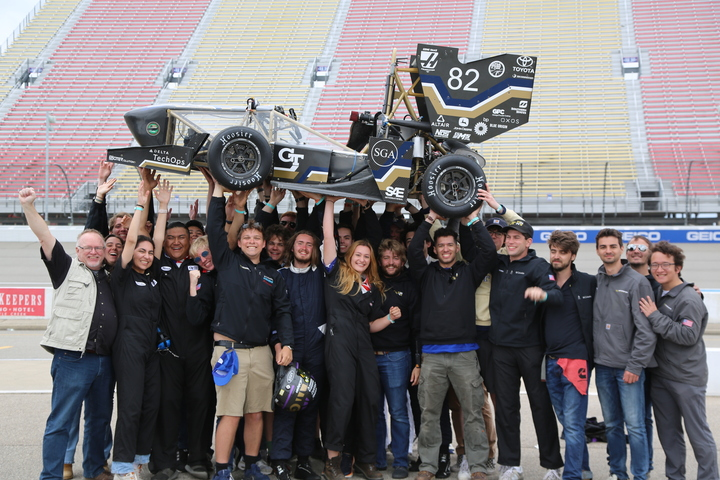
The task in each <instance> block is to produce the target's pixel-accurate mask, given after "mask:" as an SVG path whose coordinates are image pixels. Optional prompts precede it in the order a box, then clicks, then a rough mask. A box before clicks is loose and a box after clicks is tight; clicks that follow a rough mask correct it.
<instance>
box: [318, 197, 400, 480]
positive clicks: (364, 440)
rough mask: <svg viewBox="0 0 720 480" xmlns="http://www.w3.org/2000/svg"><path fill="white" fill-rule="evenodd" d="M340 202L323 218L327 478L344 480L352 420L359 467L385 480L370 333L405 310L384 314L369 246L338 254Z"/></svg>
mask: <svg viewBox="0 0 720 480" xmlns="http://www.w3.org/2000/svg"><path fill="white" fill-rule="evenodd" d="M337 200H338V198H333V197H328V198H326V200H325V202H326V206H325V212H324V214H323V263H324V265H325V269H326V271H327V280H326V283H325V306H326V309H327V319H328V320H327V325H326V330H325V364H326V365H327V374H328V382H329V384H330V393H329V399H330V401H329V402H328V412H327V419H328V421H327V423H328V424H327V431H326V435H325V437H326V438H325V439H324V440H325V442H324V443H325V448H327V453H328V459H327V461H326V463H325V471H324V472H323V474H324V475H325V478H326V479H327V480H343V479H344V478H345V475H344V474H343V473H342V471H341V468H340V462H341V455H340V452H342V451H343V447H344V444H345V438H346V434H347V432H348V426H349V424H350V418H351V416H353V417H354V423H355V426H356V427H357V428H356V430H355V432H354V435H355V445H354V446H355V451H354V452H353V453H354V455H355V459H356V463H355V468H356V469H358V470H359V473H360V474H362V475H363V476H364V477H365V478H367V479H382V473H381V472H379V471H378V470H377V467H376V466H375V450H376V442H375V425H376V423H377V415H378V399H379V397H380V377H379V374H378V369H377V363H376V362H375V353H374V351H373V347H372V342H371V340H370V332H377V331H380V330H382V329H384V328H386V327H387V326H388V325H390V324H391V323H394V322H395V320H396V319H398V318H400V316H401V312H400V309H399V308H398V307H395V306H393V307H391V308H390V313H389V314H387V315H384V314H383V312H382V308H381V307H382V302H383V298H384V293H383V284H382V281H381V280H380V275H379V274H378V267H377V261H376V260H375V255H374V252H373V249H372V246H371V245H370V243H368V242H367V241H365V240H357V241H355V242H354V243H353V244H352V245H351V246H350V248H349V249H348V251H347V252H346V253H345V256H344V259H343V260H340V259H338V256H337V247H336V245H335V219H334V206H335V201H337Z"/></svg>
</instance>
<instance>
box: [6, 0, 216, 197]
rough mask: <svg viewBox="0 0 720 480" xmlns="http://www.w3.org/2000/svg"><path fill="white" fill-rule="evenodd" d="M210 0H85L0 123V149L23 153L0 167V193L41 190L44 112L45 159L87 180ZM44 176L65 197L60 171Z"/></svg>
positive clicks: (77, 181)
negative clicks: (43, 68)
mask: <svg viewBox="0 0 720 480" xmlns="http://www.w3.org/2000/svg"><path fill="white" fill-rule="evenodd" d="M209 3H210V0H175V1H173V2H170V3H168V2H166V1H164V0H147V1H144V2H143V4H142V8H138V7H137V4H136V3H134V2H116V1H110V0H95V1H93V2H92V3H90V4H89V5H88V7H87V9H86V10H85V12H83V14H82V16H81V17H80V19H79V20H78V21H77V23H76V24H75V25H74V27H73V28H72V30H71V31H70V32H69V33H68V34H67V36H66V37H65V38H64V39H63V40H62V43H61V45H60V46H59V47H57V48H56V50H55V51H54V52H52V54H51V55H50V61H51V62H52V63H51V70H50V71H49V72H47V74H46V75H45V76H44V77H43V79H42V82H41V83H39V84H37V85H33V86H31V87H30V88H28V89H26V90H24V91H23V92H22V95H21V96H20V98H19V99H18V101H17V102H16V103H15V105H14V106H13V107H12V109H11V110H10V112H9V113H8V114H7V116H6V117H5V119H4V121H3V122H2V124H0V151H5V152H10V153H7V154H6V155H5V156H8V157H10V156H12V157H16V158H22V162H13V163H14V166H13V168H10V167H9V166H6V165H3V166H2V168H1V169H0V171H2V173H3V177H2V179H3V181H2V182H0V195H3V196H14V195H16V194H17V190H18V189H19V188H20V187H22V186H24V185H33V186H35V187H43V185H44V175H45V170H44V165H45V114H46V113H51V114H53V115H54V116H55V117H56V119H57V124H56V125H55V127H54V131H53V132H52V133H51V135H50V154H51V159H50V161H51V163H57V164H60V165H63V168H65V171H66V172H67V174H68V177H69V180H70V184H71V185H70V186H71V188H72V189H73V190H74V189H77V188H78V187H79V186H81V185H82V184H83V183H85V182H86V181H88V180H92V179H94V178H95V175H96V172H97V162H98V160H99V159H100V158H103V157H104V155H105V149H106V148H107V147H108V146H111V144H113V145H117V144H128V143H129V142H130V140H131V136H130V134H129V132H128V131H127V128H126V127H125V126H124V124H123V122H122V117H121V115H122V114H123V113H124V112H126V111H127V110H129V109H131V108H134V107H136V106H141V105H147V104H150V103H152V102H153V101H154V100H155V98H156V96H157V94H158V93H159V87H158V86H156V85H155V79H156V78H157V77H158V76H159V75H160V73H161V72H162V69H163V67H164V66H165V63H166V62H167V60H169V59H171V58H176V57H178V56H179V55H180V53H181V52H182V50H183V48H184V47H185V45H186V43H187V41H188V40H189V38H190V35H191V34H192V32H193V29H194V27H195V26H196V25H197V23H198V22H199V21H200V19H201V17H202V15H203V14H204V13H205V10H206V9H207V7H208V5H209ZM128 32H135V34H134V35H129V34H128ZM28 112H29V113H28ZM18 164H22V165H25V167H24V168H17V165H18ZM50 174H51V177H50V179H51V181H50V183H51V189H50V190H51V191H50V194H51V195H53V196H56V195H57V196H62V195H65V194H66V188H67V187H66V186H65V180H64V178H63V177H62V175H61V173H60V171H59V169H58V168H52V169H51V171H50Z"/></svg>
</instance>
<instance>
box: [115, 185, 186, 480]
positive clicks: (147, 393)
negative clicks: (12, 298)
mask: <svg viewBox="0 0 720 480" xmlns="http://www.w3.org/2000/svg"><path fill="white" fill-rule="evenodd" d="M171 191H172V188H170V187H169V184H168V182H167V181H164V182H163V183H162V185H161V187H160V189H159V191H158V192H156V195H157V197H158V200H159V201H160V210H159V215H158V220H157V225H156V228H155V241H154V242H153V240H151V239H150V238H149V237H147V236H144V235H140V236H139V235H138V230H139V228H140V225H144V222H145V217H146V216H147V215H146V214H145V213H144V206H146V205H147V203H148V201H149V199H150V192H148V191H145V189H144V184H143V183H142V182H141V183H140V187H139V188H138V206H137V207H135V213H134V215H133V217H132V221H131V222H130V225H129V228H128V236H127V240H126V243H125V247H124V249H123V253H122V256H121V257H120V260H119V261H118V262H117V264H116V266H115V269H114V270H113V275H112V279H111V284H112V286H113V295H114V298H115V305H116V308H117V312H118V322H119V325H118V333H117V337H116V339H115V344H114V345H113V366H114V368H115V378H116V380H117V398H118V409H117V423H116V424H115V446H114V451H113V462H112V473H114V474H116V476H115V478H116V479H118V478H122V479H126V480H139V478H140V476H139V471H140V465H142V464H144V463H147V462H148V460H149V458H150V448H151V446H152V440H153V432H154V430H155V421H156V418H157V413H158V409H159V408H160V364H159V357H158V352H157V349H158V344H157V325H158V319H159V317H160V305H161V296H160V287H159V285H158V279H159V278H160V263H159V261H158V256H159V255H160V253H161V252H162V242H163V237H164V236H165V222H166V218H167V203H168V201H169V200H170V192H171ZM127 221H129V218H128V217H126V218H125V219H124V222H127Z"/></svg>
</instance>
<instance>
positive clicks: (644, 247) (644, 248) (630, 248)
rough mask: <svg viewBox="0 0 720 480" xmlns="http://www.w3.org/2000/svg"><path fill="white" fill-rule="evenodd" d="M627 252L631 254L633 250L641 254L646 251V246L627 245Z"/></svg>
mask: <svg viewBox="0 0 720 480" xmlns="http://www.w3.org/2000/svg"><path fill="white" fill-rule="evenodd" d="M627 249H628V252H632V251H633V250H640V251H641V252H644V251H646V250H647V249H648V246H647V245H638V244H635V243H628V246H627Z"/></svg>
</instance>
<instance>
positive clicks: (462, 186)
mask: <svg viewBox="0 0 720 480" xmlns="http://www.w3.org/2000/svg"><path fill="white" fill-rule="evenodd" d="M479 188H483V189H484V188H485V172H483V169H482V167H480V165H478V164H477V162H476V161H475V160H474V159H472V158H470V157H468V156H465V155H455V154H451V155H444V156H442V157H440V158H438V159H437V160H435V161H433V162H432V163H431V164H430V165H429V166H428V168H427V170H426V171H425V175H424V176H423V183H422V192H423V195H424V196H425V201H426V202H427V204H428V205H429V206H430V209H431V210H432V211H434V212H435V213H437V214H439V215H441V216H443V217H446V218H461V217H465V216H467V215H468V214H470V213H471V212H473V211H475V210H477V209H478V208H480V206H481V205H482V200H479V199H478V198H477V191H478V189H479Z"/></svg>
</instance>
